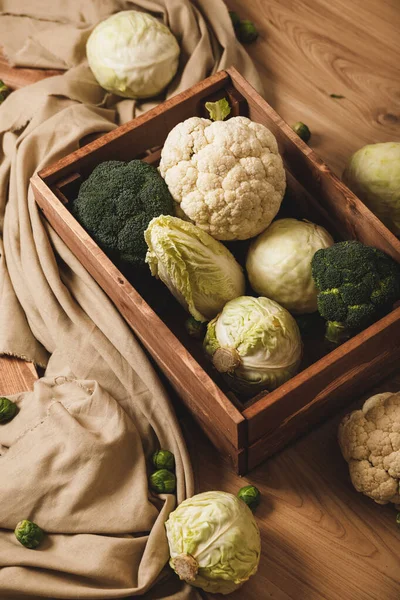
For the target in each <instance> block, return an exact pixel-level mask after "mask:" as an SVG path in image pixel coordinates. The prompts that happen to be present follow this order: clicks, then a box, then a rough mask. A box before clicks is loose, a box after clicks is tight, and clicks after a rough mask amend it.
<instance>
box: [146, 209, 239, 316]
mask: <svg viewBox="0 0 400 600" xmlns="http://www.w3.org/2000/svg"><path fill="white" fill-rule="evenodd" d="M144 236H145V240H146V242H147V246H148V252H147V256H146V262H147V263H148V265H149V267H150V270H151V273H152V275H154V276H155V277H158V278H160V279H161V281H163V282H164V283H165V285H166V286H167V287H168V289H169V290H170V291H171V292H172V294H173V295H174V296H175V298H176V299H177V300H178V302H180V303H181V304H182V306H183V307H184V308H185V309H186V310H187V311H188V312H190V314H191V315H192V316H193V317H194V318H195V319H196V320H197V321H201V322H202V323H204V322H205V321H208V320H209V319H212V318H213V317H215V315H216V314H218V312H219V311H220V310H222V307H223V306H224V304H225V303H226V302H228V300H232V298H236V297H237V296H240V295H242V294H243V293H244V289H245V280H244V275H243V271H242V268H241V267H240V265H239V264H238V263H237V262H236V260H235V258H234V257H233V255H232V254H231V253H230V252H229V250H228V249H227V248H225V246H224V245H223V244H221V242H218V241H217V240H215V239H214V238H212V237H211V236H210V235H209V234H208V233H206V232H205V231H203V230H202V229H200V228H199V227H197V226H196V225H193V224H192V223H189V222H187V221H183V220H182V219H178V218H177V217H170V216H166V215H161V216H160V217H156V218H155V219H153V220H152V221H150V224H149V226H148V228H147V230H146V231H145V234H144Z"/></svg>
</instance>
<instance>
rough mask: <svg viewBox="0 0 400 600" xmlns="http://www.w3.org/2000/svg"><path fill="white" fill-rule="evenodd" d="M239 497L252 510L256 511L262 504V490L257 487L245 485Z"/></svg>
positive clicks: (238, 494)
mask: <svg viewBox="0 0 400 600" xmlns="http://www.w3.org/2000/svg"><path fill="white" fill-rule="evenodd" d="M237 497H238V498H240V499H241V500H243V502H245V503H246V504H247V506H248V507H249V508H250V509H251V510H255V509H256V508H257V506H258V505H259V504H260V498H261V494H260V490H259V489H258V488H256V486H255V485H245V486H244V487H242V488H240V490H239V491H238V493H237Z"/></svg>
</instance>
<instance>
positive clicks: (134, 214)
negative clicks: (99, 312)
mask: <svg viewBox="0 0 400 600" xmlns="http://www.w3.org/2000/svg"><path fill="white" fill-rule="evenodd" d="M173 207H174V201H173V198H172V196H171V194H170V192H169V190H168V187H167V184H166V183H165V181H164V180H163V178H162V177H161V175H159V173H158V171H157V169H156V168H155V167H153V166H151V165H149V164H147V163H145V162H142V161H141V160H132V161H131V162H128V163H126V162H122V161H118V160H110V161H106V162H103V163H100V164H99V165H97V167H96V168H95V169H94V171H93V172H92V174H91V175H90V176H89V178H88V179H86V181H84V182H83V183H82V185H81V187H80V189H79V194H78V198H77V199H76V200H75V201H74V202H73V204H72V214H73V215H74V216H75V218H76V219H77V221H79V223H80V224H81V225H82V226H83V227H84V228H85V229H86V230H87V232H88V233H89V234H90V235H91V236H92V237H93V239H94V240H95V241H96V243H97V244H98V245H99V246H100V248H102V249H103V250H104V252H105V253H106V254H108V256H109V257H110V258H111V259H112V260H114V261H115V262H117V263H122V264H129V265H133V266H142V265H144V264H145V257H146V252H147V245H146V242H145V239H144V232H145V230H146V229H147V227H148V225H149V223H150V221H151V220H152V219H153V218H154V217H158V216H160V215H162V214H163V215H171V214H172V213H173Z"/></svg>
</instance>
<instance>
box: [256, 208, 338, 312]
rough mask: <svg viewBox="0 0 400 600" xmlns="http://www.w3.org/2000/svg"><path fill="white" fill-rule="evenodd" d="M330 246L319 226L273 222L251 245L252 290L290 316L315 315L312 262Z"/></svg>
mask: <svg viewBox="0 0 400 600" xmlns="http://www.w3.org/2000/svg"><path fill="white" fill-rule="evenodd" d="M333 243H334V241H333V238H332V236H331V235H330V234H329V233H328V232H327V231H326V229H324V228H323V227H321V226H320V225H315V224H314V223H310V222H309V221H298V220H297V219H278V220H277V221H274V222H273V223H272V225H270V226H269V227H268V228H267V229H266V230H265V231H264V232H263V233H261V234H260V235H259V236H258V237H257V238H255V240H253V242H252V243H251V245H250V248H249V251H248V254H247V259H246V271H247V274H248V276H249V281H250V285H251V287H252V288H253V290H254V291H255V292H257V294H260V295H262V296H265V297H266V298H271V300H275V302H278V303H279V304H280V305H281V306H283V307H284V308H286V309H287V310H289V311H290V312H292V313H295V314H303V313H313V312H316V311H317V309H318V304H317V295H318V292H317V288H316V286H315V283H314V280H313V278H312V273H311V260H312V258H313V256H314V254H315V253H316V251H317V250H319V249H320V248H328V247H329V246H332V244H333Z"/></svg>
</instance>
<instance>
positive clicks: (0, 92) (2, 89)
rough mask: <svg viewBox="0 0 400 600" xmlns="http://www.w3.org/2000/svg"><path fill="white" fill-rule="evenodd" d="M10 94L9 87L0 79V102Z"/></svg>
mask: <svg viewBox="0 0 400 600" xmlns="http://www.w3.org/2000/svg"><path fill="white" fill-rule="evenodd" d="M9 94H11V90H10V88H9V87H8V86H7V85H6V84H5V83H4V81H3V80H2V79H0V104H1V103H2V102H4V100H5V99H6V98H7V96H8V95H9Z"/></svg>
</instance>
